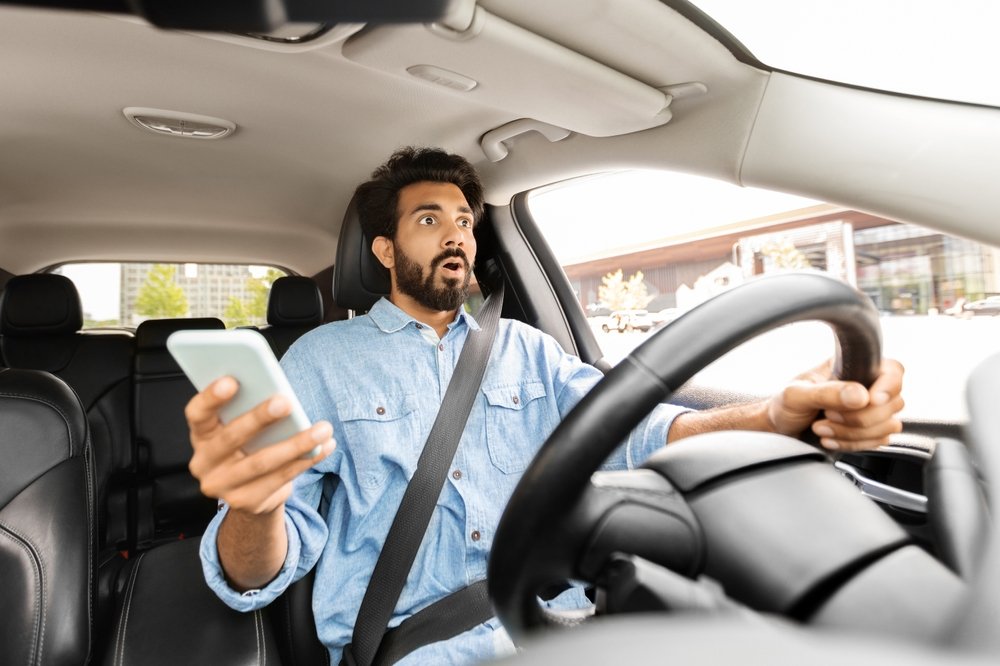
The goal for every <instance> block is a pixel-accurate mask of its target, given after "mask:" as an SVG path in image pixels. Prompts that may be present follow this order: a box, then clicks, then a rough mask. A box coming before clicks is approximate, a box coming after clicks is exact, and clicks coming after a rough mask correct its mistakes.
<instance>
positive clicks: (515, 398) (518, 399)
mask: <svg viewBox="0 0 1000 666" xmlns="http://www.w3.org/2000/svg"><path fill="white" fill-rule="evenodd" d="M511 400H512V401H513V402H514V404H515V405H516V404H518V403H520V402H521V399H520V398H518V397H517V396H516V395H515V396H513V397H511Z"/></svg>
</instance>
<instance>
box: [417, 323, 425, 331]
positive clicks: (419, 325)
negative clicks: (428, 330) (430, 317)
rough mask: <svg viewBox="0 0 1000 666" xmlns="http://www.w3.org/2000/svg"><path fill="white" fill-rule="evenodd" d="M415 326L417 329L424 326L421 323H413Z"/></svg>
mask: <svg viewBox="0 0 1000 666" xmlns="http://www.w3.org/2000/svg"><path fill="white" fill-rule="evenodd" d="M415 326H416V327H417V330H418V331H419V330H420V329H422V328H423V327H424V325H423V324H415Z"/></svg>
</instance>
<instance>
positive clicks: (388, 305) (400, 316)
mask: <svg viewBox="0 0 1000 666" xmlns="http://www.w3.org/2000/svg"><path fill="white" fill-rule="evenodd" d="M368 316H369V317H371V320H372V321H373V322H375V325H376V326H378V328H379V330H380V331H382V332H383V333H395V332H396V331H399V330H402V329H403V328H404V327H405V326H406V325H407V324H410V323H414V324H419V323H421V322H418V321H417V320H416V319H414V318H413V317H411V316H410V315H408V314H406V313H405V312H403V311H402V310H400V309H399V308H398V307H396V306H395V305H394V304H393V303H392V302H391V301H390V300H389V299H388V298H386V297H384V296H383V297H382V298H380V299H379V300H378V302H377V303H375V305H373V306H372V309H371V310H369V311H368ZM460 322H464V323H465V325H466V326H468V327H469V329H470V330H473V331H478V330H479V323H478V322H477V321H476V320H475V319H474V318H473V317H472V315H470V314H469V313H468V312H466V311H465V308H464V307H461V308H459V309H458V314H456V315H455V319H454V321H452V322H451V323H450V324H448V328H449V329H453V328H455V326H457V325H458V324H459V323H460ZM422 325H424V326H426V325H427V324H422Z"/></svg>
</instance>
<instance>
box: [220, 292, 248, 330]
mask: <svg viewBox="0 0 1000 666" xmlns="http://www.w3.org/2000/svg"><path fill="white" fill-rule="evenodd" d="M222 320H223V321H224V322H226V327H227V328H236V327H237V326H249V325H251V324H256V323H257V322H254V321H253V317H252V315H251V313H250V310H249V308H247V304H246V303H245V302H243V301H241V300H240V299H238V298H236V297H235V296H230V297H229V302H228V303H226V309H225V310H223V312H222Z"/></svg>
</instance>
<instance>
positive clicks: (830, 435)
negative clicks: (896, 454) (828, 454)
mask: <svg viewBox="0 0 1000 666" xmlns="http://www.w3.org/2000/svg"><path fill="white" fill-rule="evenodd" d="M902 430H903V424H902V423H901V422H900V421H899V420H898V419H893V418H889V419H883V420H881V421H880V422H878V423H876V424H875V425H872V426H870V427H867V428H851V427H848V426H845V425H842V424H839V423H834V422H832V421H829V420H823V421H816V422H815V423H813V425H812V431H813V432H814V433H816V434H817V435H818V436H819V437H820V439H832V440H836V441H837V442H840V443H842V444H843V443H845V442H865V441H875V440H879V441H882V440H886V438H887V437H888V436H889V435H892V434H894V433H897V432H902ZM886 441H887V440H886ZM883 443H884V442H883Z"/></svg>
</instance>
